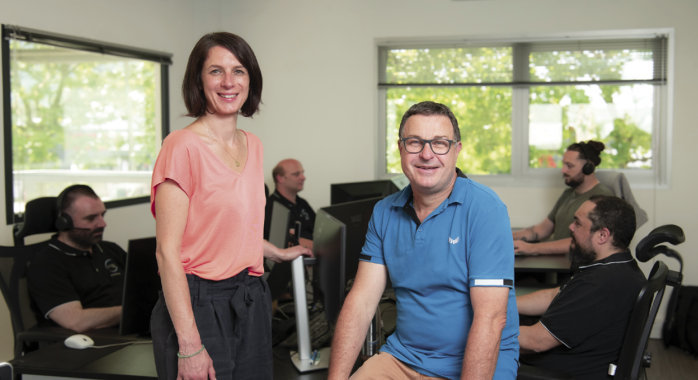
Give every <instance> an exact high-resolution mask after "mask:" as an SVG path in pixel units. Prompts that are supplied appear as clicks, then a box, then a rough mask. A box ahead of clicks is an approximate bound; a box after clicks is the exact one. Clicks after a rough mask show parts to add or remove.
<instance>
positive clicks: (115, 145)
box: [2, 25, 170, 223]
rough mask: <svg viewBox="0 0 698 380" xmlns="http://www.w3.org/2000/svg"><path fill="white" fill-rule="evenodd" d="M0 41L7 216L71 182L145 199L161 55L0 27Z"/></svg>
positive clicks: (160, 92) (157, 137)
mask: <svg viewBox="0 0 698 380" xmlns="http://www.w3.org/2000/svg"><path fill="white" fill-rule="evenodd" d="M2 43H3V84H4V85H3V96H4V111H3V112H4V124H5V181H6V183H5V188H6V195H5V196H6V205H7V222H8V223H15V222H17V221H20V220H21V213H22V212H23V211H24V205H25V204H26V202H27V201H30V200H32V199H35V198H38V197H42V196H55V195H57V194H58V193H59V192H60V191H61V190H62V189H63V188H65V187H66V186H68V185H71V184H75V183H85V184H88V185H90V186H92V187H93V188H94V189H95V191H96V192H97V194H99V195H100V197H101V198H102V200H104V201H105V202H106V203H107V207H114V206H119V205H126V204H133V203H139V202H147V201H148V197H149V195H150V178H151V173H152V166H153V164H154V162H155V159H156V157H157V152H158V149H159V146H160V143H161V141H162V138H163V137H164V135H165V134H167V131H168V128H169V127H168V122H167V120H168V118H167V112H168V94H167V67H168V64H170V55H169V54H164V53H157V52H150V51H145V50H139V49H135V48H128V47H123V46H118V45H112V44H106V43H99V42H95V41H92V40H82V39H78V38H73V37H66V36H60V35H55V34H50V33H45V32H39V31H33V30H28V29H25V28H18V27H14V26H8V25H5V26H4V27H3V41H2Z"/></svg>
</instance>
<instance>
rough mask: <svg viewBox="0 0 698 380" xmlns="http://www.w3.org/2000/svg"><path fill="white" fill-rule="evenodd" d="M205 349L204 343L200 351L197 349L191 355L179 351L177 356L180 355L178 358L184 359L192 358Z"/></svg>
mask: <svg viewBox="0 0 698 380" xmlns="http://www.w3.org/2000/svg"><path fill="white" fill-rule="evenodd" d="M203 350H204V345H203V344H202V345H201V349H200V350H199V351H196V352H195V353H193V354H191V355H182V354H180V353H179V352H177V357H178V358H182V359H186V358H190V357H192V356H194V355H198V354H200V353H201V351H203Z"/></svg>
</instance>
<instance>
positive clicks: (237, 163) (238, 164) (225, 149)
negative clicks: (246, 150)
mask: <svg viewBox="0 0 698 380" xmlns="http://www.w3.org/2000/svg"><path fill="white" fill-rule="evenodd" d="M199 121H200V122H201V125H203V126H204V128H206V132H208V135H209V136H211V138H212V139H214V140H216V142H217V143H219V144H221V146H222V147H223V150H224V151H225V152H226V153H228V155H229V156H230V157H231V158H232V159H233V160H235V166H236V167H238V168H239V167H240V161H238V159H237V158H235V156H233V155H232V154H231V153H230V152H228V148H226V147H225V144H223V143H222V142H220V140H218V139H217V138H216V137H215V136H214V135H213V133H211V130H210V129H208V127H207V126H206V124H204V122H203V120H201V119H199ZM236 137H237V130H236V131H235V137H233V145H236V141H237V140H236ZM238 154H240V149H238Z"/></svg>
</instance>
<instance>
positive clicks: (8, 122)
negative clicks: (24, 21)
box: [0, 24, 172, 225]
mask: <svg viewBox="0 0 698 380" xmlns="http://www.w3.org/2000/svg"><path fill="white" fill-rule="evenodd" d="M13 35H16V36H20V37H21V39H23V40H25V41H29V42H34V43H39V44H45V45H52V46H57V47H61V48H67V49H73V50H81V51H88V52H93V53H101V54H104V55H113V56H118V57H125V58H135V59H140V60H145V61H152V62H156V63H159V64H160V78H159V80H160V83H159V86H160V99H159V103H160V107H159V108H160V109H159V112H160V117H159V119H160V121H161V126H160V135H161V141H162V140H164V138H165V137H166V136H167V135H168V134H169V132H170V104H169V102H170V100H169V99H170V89H169V66H170V65H171V64H172V54H170V53H164V52H159V51H153V50H147V49H140V48H135V47H130V46H124V45H118V44H113V43H109V42H102V41H96V40H92V39H86V38H80V37H74V36H68V35H63V34H58V33H52V32H46V31H41V30H36V29H31V28H25V27H20V26H16V25H7V24H2V41H1V42H0V51H1V55H2V58H1V61H0V62H1V65H2V97H3V100H2V102H3V104H2V107H3V143H4V144H3V147H4V160H5V177H4V178H5V214H6V223H7V225H11V224H16V223H21V222H23V221H24V214H23V213H15V212H14V186H13V185H14V183H13V182H14V177H13V170H14V169H13V151H12V103H11V88H10V86H11V81H10V79H11V77H10V75H11V72H10V40H11V39H15V38H14V37H12V36H13ZM148 202H150V197H149V196H140V197H134V198H127V199H119V200H113V201H106V202H104V205H105V207H106V208H107V209H111V208H118V207H124V206H131V205H135V204H142V203H148Z"/></svg>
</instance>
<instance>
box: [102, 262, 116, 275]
mask: <svg viewBox="0 0 698 380" xmlns="http://www.w3.org/2000/svg"><path fill="white" fill-rule="evenodd" d="M104 267H105V268H107V270H108V271H109V273H116V272H118V271H119V266H118V265H116V263H115V262H114V260H112V259H107V260H106V261H105V262H104Z"/></svg>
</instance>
